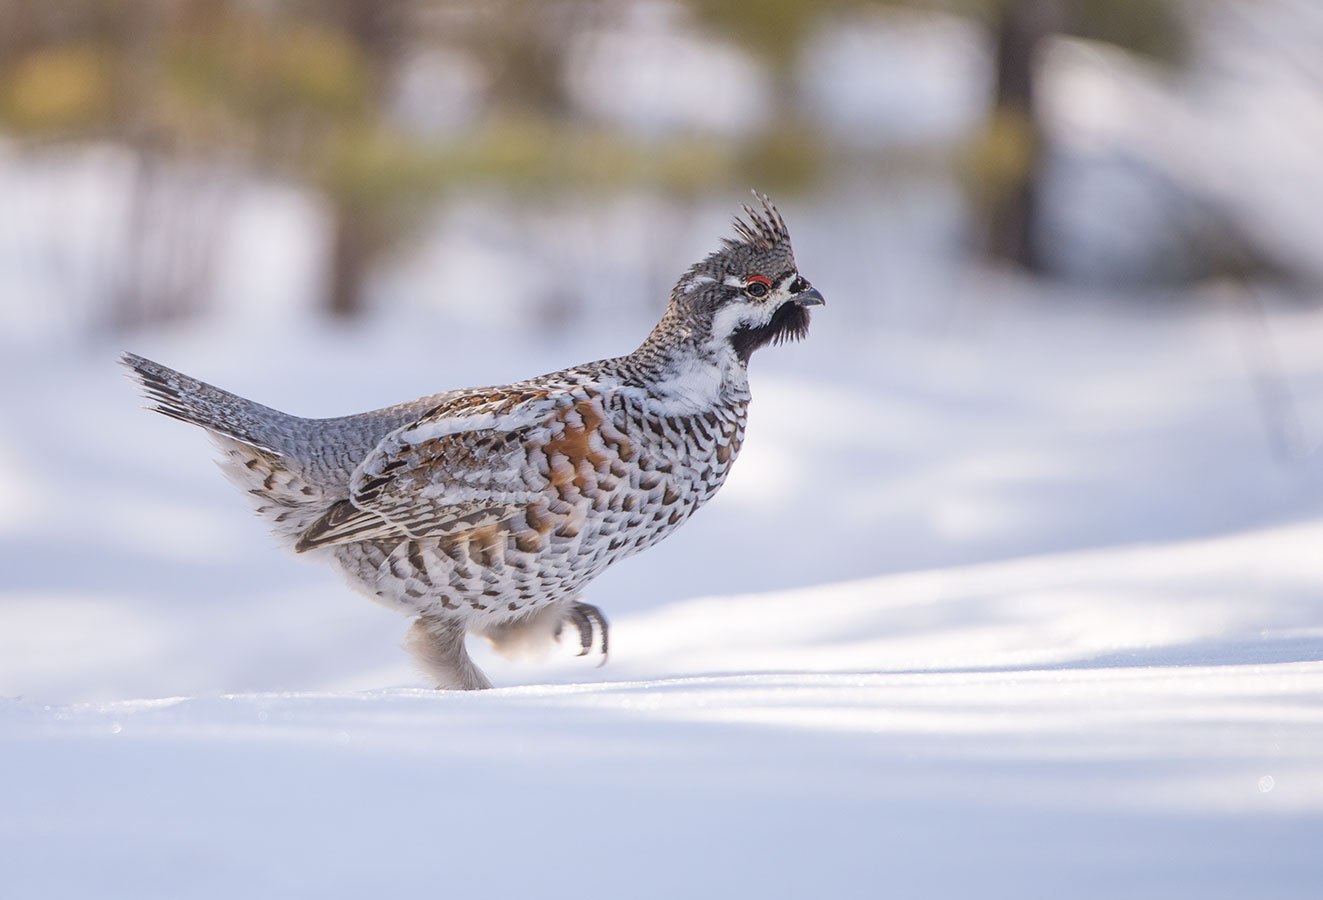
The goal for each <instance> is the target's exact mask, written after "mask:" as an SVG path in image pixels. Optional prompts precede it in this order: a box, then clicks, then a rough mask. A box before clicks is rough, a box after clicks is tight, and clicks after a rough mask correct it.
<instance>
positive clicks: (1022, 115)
mask: <svg viewBox="0 0 1323 900" xmlns="http://www.w3.org/2000/svg"><path fill="white" fill-rule="evenodd" d="M1061 25H1062V10H1061V3H1060V0H1006V2H1005V5H1004V6H1003V7H1002V8H1001V12H1000V15H999V18H998V20H997V23H996V28H997V35H996V38H997V50H996V52H997V59H996V66H997V84H996V99H995V103H996V105H995V108H994V112H993V116H994V127H995V128H996V130H997V133H998V135H999V136H1000V139H1002V140H1013V141H1014V142H1015V144H1016V154H1015V155H1016V164H1015V165H1014V166H1012V167H1011V168H1010V171H1009V172H1007V173H1005V175H1004V180H1002V182H1001V183H1000V184H998V185H997V186H996V190H995V192H994V196H993V197H992V200H991V208H990V209H989V211H988V220H987V228H988V232H987V249H988V252H989V254H991V255H992V256H993V257H996V258H999V259H1004V260H1009V261H1010V262H1013V263H1016V264H1017V265H1020V266H1023V267H1024V268H1025V269H1028V270H1029V271H1033V272H1038V271H1041V270H1042V269H1043V260H1042V257H1041V256H1040V254H1039V253H1038V251H1037V248H1036V247H1035V243H1034V238H1035V233H1036V231H1037V223H1038V214H1039V195H1040V189H1041V188H1040V185H1041V181H1042V175H1043V149H1044V135H1043V127H1042V123H1041V122H1040V121H1039V110H1038V105H1037V96H1036V91H1035V90H1034V68H1035V63H1036V60H1037V57H1038V52H1039V49H1040V48H1041V46H1042V44H1043V42H1044V40H1045V39H1046V38H1047V37H1049V36H1050V35H1051V34H1053V33H1054V32H1055V31H1056V30H1057V29H1058V28H1060V26H1061Z"/></svg>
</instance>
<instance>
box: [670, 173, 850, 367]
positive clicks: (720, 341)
mask: <svg viewBox="0 0 1323 900" xmlns="http://www.w3.org/2000/svg"><path fill="white" fill-rule="evenodd" d="M754 196H755V197H757V198H758V201H759V204H760V206H761V209H754V208H753V207H751V206H747V205H746V206H745V207H744V216H743V218H739V217H737V218H736V219H735V234H736V236H735V237H733V238H726V239H725V240H723V241H722V247H721V249H720V250H718V251H717V252H715V253H713V254H711V255H710V256H708V257H707V258H706V259H704V260H703V261H702V262H700V263H697V264H695V265H694V266H693V267H692V268H690V269H689V271H688V272H686V273H685V274H684V276H683V277H682V278H681V279H680V281H679V282H678V283H677V284H676V285H675V289H674V290H673V291H672V292H671V313H672V314H674V315H676V316H678V317H679V318H681V319H682V320H687V321H688V322H691V323H693V325H694V326H695V330H696V331H697V332H698V333H700V334H702V335H703V336H704V338H705V343H708V344H709V345H711V346H716V347H722V346H726V345H728V346H729V347H730V348H731V349H732V350H733V351H734V352H735V355H736V356H737V357H738V358H739V360H740V362H742V363H745V364H747V363H748V362H749V357H750V356H752V355H753V351H755V350H757V349H758V348H759V347H763V346H766V345H767V344H779V343H781V342H782V341H787V340H798V339H800V338H802V337H804V336H805V335H807V334H808V326H809V311H808V308H809V307H810V306H821V305H822V304H823V302H824V301H823V299H822V295H821V294H820V293H818V292H817V290H816V289H815V288H814V287H813V286H812V285H811V284H809V283H808V281H807V280H806V279H805V278H804V276H802V275H800V274H799V268H798V267H797V266H796V265H795V256H794V254H793V253H792V252H791V249H790V232H789V231H787V230H786V223H785V220H784V219H782V218H781V214H780V213H779V212H777V210H776V207H775V206H773V205H772V201H770V200H769V199H767V197H766V196H764V195H762V194H757V193H755V194H754Z"/></svg>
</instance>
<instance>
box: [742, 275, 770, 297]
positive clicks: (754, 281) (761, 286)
mask: <svg viewBox="0 0 1323 900" xmlns="http://www.w3.org/2000/svg"><path fill="white" fill-rule="evenodd" d="M771 289H772V282H771V280H770V279H768V278H767V277H766V276H763V275H750V276H749V277H748V278H746V279H744V292H745V293H746V294H748V295H749V296H750V297H766V296H767V292H768V291H770V290H771Z"/></svg>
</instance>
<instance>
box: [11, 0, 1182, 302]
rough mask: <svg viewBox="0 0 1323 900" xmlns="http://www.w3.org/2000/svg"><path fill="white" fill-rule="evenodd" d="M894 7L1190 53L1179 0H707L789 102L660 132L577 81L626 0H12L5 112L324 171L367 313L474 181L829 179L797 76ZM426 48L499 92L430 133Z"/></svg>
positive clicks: (1002, 159) (1011, 131)
mask: <svg viewBox="0 0 1323 900" xmlns="http://www.w3.org/2000/svg"><path fill="white" fill-rule="evenodd" d="M884 6H907V7H911V8H917V9H926V10H940V11H944V12H947V13H952V14H959V15H964V16H973V17H976V18H977V19H978V20H979V21H982V22H984V23H986V24H987V26H988V28H989V31H990V33H992V34H994V35H995V34H996V33H997V31H998V29H999V28H1001V27H1002V26H1003V25H1004V24H1005V23H1006V22H1007V21H1008V20H1010V19H1011V18H1012V17H1013V16H1014V15H1016V14H1017V13H1018V12H1022V11H1023V10H1025V9H1026V8H1030V7H1032V8H1034V9H1040V10H1042V11H1046V12H1048V13H1050V14H1051V16H1052V21H1053V29H1054V31H1058V32H1066V33H1072V34H1079V35H1083V36H1086V37H1090V38H1093V39H1098V40H1106V41H1110V42H1112V43H1115V44H1117V45H1120V46H1123V47H1126V48H1129V49H1132V50H1135V51H1138V52H1142V53H1146V54H1149V55H1151V56H1153V57H1155V58H1160V59H1166V60H1172V59H1177V58H1178V57H1179V52H1180V48H1181V41H1180V38H1181V29H1180V27H1179V21H1178V19H1177V17H1176V15H1175V13H1174V8H1173V5H1172V3H1170V2H1167V0H908V2H906V0H821V2H812V0H763V2H760V3H757V4H750V3H747V2H743V0H688V2H686V3H684V5H683V8H684V9H686V10H687V12H688V14H689V16H690V20H691V22H692V23H693V25H694V27H696V28H698V29H701V30H705V31H707V32H710V33H711V34H713V35H715V36H717V37H719V38H721V39H723V40H727V41H730V42H733V43H734V44H736V45H738V46H739V47H741V48H742V49H743V50H744V51H745V52H746V53H748V54H749V55H750V56H751V57H752V58H753V59H755V60H757V61H758V62H759V63H760V64H761V65H762V66H763V68H764V70H765V71H766V72H767V73H768V75H769V78H770V84H771V96H772V103H773V109H772V111H771V115H770V116H768V118H767V121H766V122H765V123H764V124H763V126H762V128H761V130H759V131H758V133H756V134H750V135H745V136H742V137H737V138H731V137H722V136H717V135H711V134H705V133H701V132H694V133H672V134H663V135H655V134H651V135H646V136H642V135H638V134H635V133H631V132H629V131H627V130H624V129H620V128H613V127H611V126H609V125H604V124H601V123H597V122H594V121H590V120H589V119H587V118H586V117H585V116H583V115H582V114H581V113H580V112H578V111H576V110H575V109H574V108H573V104H572V103H571V102H570V100H569V99H568V97H567V91H566V70H567V65H568V53H569V52H570V48H572V47H573V46H574V39H575V37H576V36H577V35H581V34H583V33H584V32H585V31H587V30H591V29H592V28H594V27H597V26H601V25H603V24H605V25H608V26H609V25H610V23H611V22H612V21H613V19H614V18H615V17H618V16H620V15H622V11H624V10H626V9H627V6H625V5H623V4H620V3H615V2H611V0H532V2H521V0H280V2H276V0H266V2H263V0H132V2H124V3H119V2H99V0H0V128H3V129H4V130H6V131H8V132H9V133H11V134H15V135H21V136H25V137H26V138H28V139H29V140H32V141H50V140H85V139H89V138H96V139H109V140H115V141H119V142H122V143H123V144H125V145H126V146H129V147H132V148H134V149H135V151H136V152H139V153H141V154H144V155H145V156H153V157H165V158H180V157H191V158H196V159H203V160H207V159H214V160H222V161H224V162H227V163H238V164H239V165H240V166H243V167H247V168H250V169H253V170H257V171H263V170H265V171H270V172H275V173H278V174H279V175H281V176H282V177H285V178H291V179H294V180H297V181H299V182H301V183H303V184H305V185H306V186H308V187H309V188H311V189H313V190H315V191H318V192H320V193H321V194H323V195H324V196H325V197H326V198H327V200H328V202H329V207H330V209H331V210H332V213H333V217H334V220H335V222H334V227H335V230H336V235H335V241H334V246H335V249H334V251H333V258H332V263H331V265H332V268H333V271H332V273H331V278H330V280H331V283H332V285H333V290H332V294H333V296H332V299H331V308H332V309H334V310H336V311H339V312H353V311H355V310H356V309H357V308H358V306H359V304H360V297H361V294H362V288H363V282H364V279H365V278H366V277H367V274H368V272H369V271H370V269H371V266H372V264H373V261H374V260H375V259H376V258H377V257H378V256H379V255H380V254H381V253H383V252H385V251H387V250H389V249H390V248H391V247H393V246H396V245H398V243H399V242H400V241H401V240H402V239H404V238H406V237H407V236H408V235H409V234H410V233H411V232H412V231H414V229H415V228H416V227H417V225H418V223H419V222H420V221H421V219H422V216H423V215H424V214H425V213H426V212H427V210H428V209H430V208H431V207H432V206H434V205H435V203H436V202H437V200H438V199H440V198H443V197H444V195H445V194H446V193H447V192H448V191H450V190H452V189H453V188H455V187H456V186H461V185H469V184H473V183H475V182H479V183H481V182H488V183H493V184H502V185H509V186H512V187H516V188H518V189H519V190H551V189H564V188H572V189H574V190H578V191H593V190H614V189H618V188H621V187H623V186H628V185H647V186H651V187H655V188H658V189H662V190H665V191H667V192H670V193H672V194H675V195H679V196H690V195H697V194H700V193H702V192H704V191H713V190H720V189H726V188H728V187H731V186H735V187H739V188H740V189H744V188H747V187H748V186H749V185H750V184H757V185H759V186H760V187H763V188H765V189H768V190H777V189H784V188H786V187H792V188H806V187H808V186H810V185H812V184H813V183H814V181H815V180H817V179H819V178H821V177H823V176H824V175H829V174H830V173H831V172H832V171H833V169H834V167H836V166H838V165H839V163H840V160H839V159H838V158H837V157H836V156H835V155H834V153H835V151H834V150H833V148H832V147H830V146H829V145H828V144H827V143H826V142H824V141H823V140H821V139H820V138H819V136H818V135H817V134H815V128H814V126H813V125H812V124H811V120H812V116H811V115H810V111H809V110H807V109H805V106H804V103H803V99H802V97H800V96H799V93H798V87H799V86H798V81H797V75H798V74H799V73H800V72H801V71H802V67H803V64H804V62H805V61H804V59H803V55H804V53H805V50H806V47H807V46H808V42H809V41H810V40H811V39H812V38H813V36H814V35H815V34H817V33H818V32H819V30H820V29H821V28H822V27H823V24H824V21H825V20H826V19H827V18H828V17H841V16H847V17H848V16H859V15H868V14H869V13H870V11H872V10H875V9H877V8H879V7H884ZM1030 49H1031V50H1032V48H1030ZM425 52H441V53H457V54H462V55H463V56H464V57H465V58H466V59H471V60H476V61H477V63H478V64H479V66H480V67H481V70H482V74H483V78H484V85H485V87H484V95H483V101H482V108H481V109H480V110H479V112H478V113H477V115H475V116H474V117H472V120H471V121H470V122H469V123H468V125H467V126H466V127H465V128H464V129H463V131H462V132H459V133H456V132H448V133H444V134H427V133H419V132H418V130H417V129H415V128H411V127H410V125H409V123H407V122H405V121H401V119H400V117H398V116H397V115H395V114H394V113H393V111H392V89H393V84H394V82H395V80H396V79H397V77H398V76H399V73H400V72H401V71H402V70H403V69H404V68H405V67H406V66H407V65H408V64H409V62H410V60H412V59H414V58H416V56H417V55H418V54H420V53H425ZM1021 64H1022V65H1025V66H1032V65H1033V60H1032V59H1027V60H1024V61H1022V62H1021ZM1033 120H1034V111H1033V109H1032V108H1031V107H1027V106H1026V108H1024V109H1021V110H1018V111H1017V110H1007V109H998V110H992V111H991V114H990V115H989V118H988V123H989V124H988V127H987V128H986V129H985V131H984V132H983V134H982V135H981V136H980V137H979V138H978V140H977V141H976V145H975V146H974V147H972V148H971V149H969V151H968V152H966V153H965V154H964V156H963V159H964V160H965V163H966V167H967V170H968V171H969V173H970V175H971V178H972V180H973V182H974V183H975V185H976V186H977V188H978V189H977V190H976V192H975V195H976V196H981V197H984V198H994V202H995V198H996V197H999V196H1003V195H1006V194H1008V193H1009V192H1013V191H1014V190H1015V186H1016V185H1017V184H1019V183H1022V182H1023V181H1024V180H1025V179H1027V178H1030V177H1032V173H1033V167H1034V160H1035V158H1036V153H1037V151H1036V145H1035V138H1036V136H1037V135H1038V133H1039V129H1038V128H1037V127H1036V125H1035V123H1034V121H1033ZM901 156H904V153H903V151H901Z"/></svg>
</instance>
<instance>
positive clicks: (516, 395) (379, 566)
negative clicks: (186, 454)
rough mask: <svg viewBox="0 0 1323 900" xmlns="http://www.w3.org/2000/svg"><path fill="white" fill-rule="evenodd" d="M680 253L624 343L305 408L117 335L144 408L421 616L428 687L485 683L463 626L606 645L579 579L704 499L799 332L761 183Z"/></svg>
mask: <svg viewBox="0 0 1323 900" xmlns="http://www.w3.org/2000/svg"><path fill="white" fill-rule="evenodd" d="M759 199H760V201H761V206H762V209H761V210H760V211H755V210H754V209H752V208H750V207H747V206H746V207H745V217H746V218H745V220H743V221H741V220H736V226H735V229H736V233H737V235H738V238H739V239H738V240H726V241H724V242H723V249H722V250H720V251H718V252H717V253H714V254H712V255H711V256H709V257H708V258H707V259H705V260H703V261H702V262H700V263H698V264H696V265H695V266H693V267H692V268H691V269H690V270H689V271H688V272H686V273H685V275H684V276H683V277H682V278H681V279H680V281H679V283H678V284H677V285H676V287H675V289H674V290H673V291H672V292H671V300H670V304H669V306H668V308H667V311H666V314H665V315H664V316H663V318H662V320H661V322H660V323H659V324H658V325H657V327H656V328H654V329H653V331H652V333H651V334H650V335H649V336H648V338H647V340H646V341H644V343H643V344H642V345H641V346H640V347H639V348H638V349H637V350H635V351H634V352H633V353H631V354H629V355H627V356H622V357H618V358H614V359H606V360H600V361H598V362H593V363H588V364H585V365H581V366H575V367H574V368H571V369H566V370H563V371H560V372H554V373H551V374H548V375H543V376H541V377H538V378H532V379H529V380H528V381H523V382H519V383H516V384H512V385H506V386H503V387H496V388H475V389H466V390H460V391H450V392H446V393H441V394H436V395H433V396H430V397H424V398H420V399H419V400H415V401H412V402H410V403H405V404H401V405H399V406H394V407H389V408H387V409H382V410H377V411H374V412H369V413H363V414H360V415H355V416H347V417H343V418H337V419H302V418H298V417H296V416H291V415H288V414H286V413H282V412H279V411H277V410H273V409H270V408H268V407H265V406H261V405H259V404H257V403H253V402H252V401H249V400H245V399H243V398H242V397H238V396H236V395H234V394H231V393H229V392H226V391H222V390H220V389H219V388H214V387H212V386H210V385H207V384H205V383H203V382H200V381H197V380H196V379H193V378H190V377H188V376H186V375H183V374H181V373H179V372H175V371H174V370H172V369H169V368H166V367H165V366H162V365H160V364H158V363H154V362H152V361H150V360H147V359H143V358H142V357H139V356H134V355H132V354H125V356H124V360H123V361H124V364H125V365H126V366H128V367H129V369H130V370H131V371H132V373H133V374H134V375H135V376H136V377H137V378H138V380H139V381H140V382H141V384H142V386H143V389H144V393H145V394H146V395H147V396H148V398H149V399H151V400H152V401H153V402H154V404H155V405H154V406H153V408H154V409H156V410H157V411H159V412H161V413H163V414H165V415H168V416H171V417H173V418H177V419H180V420H182V421H186V422H190V423H192V424H196V425H200V426H202V427H203V428H206V429H207V430H208V431H209V432H210V433H211V434H212V436H213V438H214V439H215V440H216V442H217V443H218V444H219V445H220V447H221V449H222V451H223V453H224V459H223V467H224V469H225V471H226V474H227V475H228V476H229V477H230V478H231V479H232V480H233V481H235V482H236V483H237V484H239V485H240V487H242V488H243V489H244V490H245V491H247V493H248V495H249V496H250V498H251V499H252V500H253V501H254V504H255V506H256V508H257V510H258V512H259V513H260V514H261V515H262V516H263V517H265V518H266V519H267V520H268V521H269V522H270V523H271V524H272V525H273V526H274V528H275V531H276V533H277V535H279V536H280V537H281V538H282V539H283V540H285V541H286V542H287V543H288V544H289V545H291V546H292V547H293V548H294V549H295V550H296V551H298V552H300V553H311V554H314V555H320V556H324V557H326V558H328V559H329V560H330V561H332V562H333V563H334V564H335V565H336V566H337V567H338V568H339V569H340V570H341V572H342V573H343V574H344V575H345V576H346V577H347V578H348V580H349V581H350V583H351V584H352V585H354V586H355V587H356V588H358V589H359V590H361V591H363V592H364V593H366V594H368V595H369V596H371V597H373V598H375V599H377V600H379V601H381V602H383V603H385V604H387V605H390V606H392V607H394V608H397V609H399V610H401V611H402V612H405V613H407V614H409V615H416V616H417V617H418V620H417V622H415V624H414V627H413V628H412V629H411V630H410V632H409V638H408V641H407V646H408V648H409V649H410V651H411V652H413V654H414V655H415V657H416V658H417V659H418V661H419V662H420V663H421V664H422V666H423V667H424V669H425V670H426V671H427V672H428V674H429V675H430V676H431V677H432V679H433V681H434V683H435V684H436V685H437V686H438V687H441V688H460V689H473V688H482V687H488V686H490V685H489V682H488V681H487V679H486V677H485V676H484V675H483V674H482V673H481V672H480V671H479V670H478V669H477V667H476V666H474V665H473V663H472V661H471V660H470V659H469V657H468V653H467V650H466V649H465V646H464V638H465V636H466V635H467V634H470V633H477V634H481V635H483V636H485V637H487V638H488V639H489V640H491V641H492V643H493V644H494V645H496V646H497V648H498V649H510V648H512V647H514V646H516V645H519V644H523V643H528V642H530V641H536V640H538V639H540V638H551V637H559V636H560V633H561V631H562V629H563V628H564V626H565V625H566V624H567V623H568V624H569V625H570V626H571V627H573V628H574V629H575V630H576V631H577V632H578V634H579V637H580V647H581V650H582V652H583V653H587V652H588V651H589V650H590V649H591V647H592V646H593V645H594V644H599V645H600V648H601V651H602V653H603V655H605V653H606V649H607V625H606V619H605V617H604V616H603V615H602V614H601V612H600V611H599V610H598V609H597V608H596V607H594V606H591V605H589V604H586V603H583V602H582V601H581V600H580V599H579V596H580V592H581V591H582V590H583V588H584V586H585V585H586V584H587V583H588V582H589V581H591V580H592V579H593V578H594V577H595V576H596V575H598V574H600V573H601V572H602V571H603V570H604V569H606V568H607V567H608V566H610V565H611V564H612V563H614V562H616V561H617V560H619V559H622V558H624V557H626V556H629V555H631V554H633V553H637V552H638V551H639V550H643V549H645V548H647V547H650V546H652V545H653V544H655V543H656V542H657V541H659V540H661V539H662V538H663V537H665V536H666V535H667V534H669V533H670V532H671V531H673V530H674V529H675V528H677V527H678V526H679V525H680V524H681V523H683V522H684V521H685V519H687V518H688V517H689V516H690V515H692V514H693V512H694V511H695V510H696V509H698V508H699V507H700V506H701V505H702V504H703V503H705V502H707V500H709V499H710V498H711V497H712V496H713V494H715V493H716V491H717V489H718V488H720V486H721V485H722V483H723V482H724V481H725V478H726V475H727V473H728V472H729V471H730V467H731V465H732V463H733V462H734V460H735V457H736V455H737V454H738V453H739V449H740V445H741V443H742V442H743V439H744V424H745V415H746V411H747V406H748V402H749V391H748V379H747V372H746V370H747V365H748V362H749V357H750V356H751V354H752V353H753V351H754V350H756V349H758V348H759V347H761V346H764V345H766V344H768V343H774V342H779V341H781V340H784V339H794V338H799V337H803V336H804V334H805V333H806V332H807V327H808V312H807V307H809V306H814V305H818V304H820V303H822V297H821V295H820V294H819V293H818V292H817V291H816V290H814V289H813V288H812V287H811V286H810V285H809V284H808V282H807V281H805V280H804V279H803V277H801V276H800V275H799V273H798V271H797V269H796V266H795V263H794V258H793V255H792V253H791V248H790V239H789V233H788V232H787V230H786V227H785V222H784V221H783V220H782V218H781V216H780V214H779V213H778V212H777V211H776V209H775V207H773V206H772V205H771V203H770V201H768V200H767V198H766V197H762V196H761V195H760V196H759Z"/></svg>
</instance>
